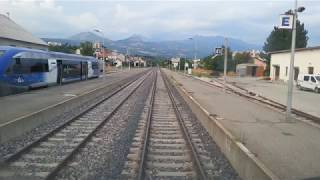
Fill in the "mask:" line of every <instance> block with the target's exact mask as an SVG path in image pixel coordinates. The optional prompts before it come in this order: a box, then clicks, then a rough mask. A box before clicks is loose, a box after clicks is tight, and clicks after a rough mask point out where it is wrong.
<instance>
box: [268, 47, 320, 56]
mask: <svg viewBox="0 0 320 180" xmlns="http://www.w3.org/2000/svg"><path fill="white" fill-rule="evenodd" d="M318 49H320V46H314V47H307V48H296V52H299V51H311V50H318ZM289 52H291V49H287V50H281V51H272V52H268V54H279V53H289Z"/></svg>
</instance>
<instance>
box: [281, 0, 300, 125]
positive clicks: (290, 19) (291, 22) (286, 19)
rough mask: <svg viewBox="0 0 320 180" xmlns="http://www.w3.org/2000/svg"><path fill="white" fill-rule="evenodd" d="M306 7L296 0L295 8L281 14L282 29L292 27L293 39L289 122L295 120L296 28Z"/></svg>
mask: <svg viewBox="0 0 320 180" xmlns="http://www.w3.org/2000/svg"><path fill="white" fill-rule="evenodd" d="M304 10H305V8H304V7H299V8H298V0H295V6H294V10H293V11H292V10H290V12H289V13H288V14H285V15H280V25H279V28H280V29H292V41H291V57H290V69H289V81H288V95H287V110H286V120H287V122H294V120H293V119H292V117H291V109H292V91H293V76H294V54H295V48H296V30H297V17H298V12H302V11H304Z"/></svg>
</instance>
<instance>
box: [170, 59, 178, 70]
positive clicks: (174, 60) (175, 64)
mask: <svg viewBox="0 0 320 180" xmlns="http://www.w3.org/2000/svg"><path fill="white" fill-rule="evenodd" d="M171 63H172V64H173V67H174V68H177V67H178V66H179V63H180V58H171Z"/></svg>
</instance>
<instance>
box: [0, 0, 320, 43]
mask: <svg viewBox="0 0 320 180" xmlns="http://www.w3.org/2000/svg"><path fill="white" fill-rule="evenodd" d="M298 5H299V6H304V7H305V8H306V10H305V11H304V12H302V13H300V14H299V20H300V21H302V22H303V23H305V28H306V29H307V30H308V32H309V33H308V36H309V43H308V45H309V46H318V45H320V0H308V1H307V0H299V2H298ZM293 7H294V0H268V1H267V0H211V1H209V0H207V1H203V0H198V1H195V0H194V1H191V0H187V1H186V0H184V1H181V0H180V1H178V0H177V1H169V0H149V1H141V0H132V1H122V0H118V1H115V0H113V1H111V0H24V1H21V0H0V13H1V14H6V13H7V12H9V13H10V18H12V19H13V20H14V21H15V22H17V23H18V24H20V25H22V26H23V27H24V28H26V29H27V30H29V31H31V32H32V33H33V34H34V35H36V36H38V37H52V38H67V37H69V36H72V35H74V34H76V33H79V32H88V31H93V29H99V30H101V31H102V32H103V33H104V36H105V37H107V38H109V39H112V40H118V39H124V38H127V37H129V36H131V35H133V34H138V35H142V36H144V37H146V38H147V39H149V40H153V41H165V40H179V39H186V38H189V37H192V36H195V35H203V36H215V35H219V36H226V37H232V38H237V39H241V40H244V41H246V42H248V43H253V44H257V45H263V43H264V42H265V40H266V38H267V37H268V35H269V34H270V32H271V31H272V29H273V27H274V26H277V25H278V23H279V15H280V14H282V13H284V12H285V11H287V10H289V9H292V8H293Z"/></svg>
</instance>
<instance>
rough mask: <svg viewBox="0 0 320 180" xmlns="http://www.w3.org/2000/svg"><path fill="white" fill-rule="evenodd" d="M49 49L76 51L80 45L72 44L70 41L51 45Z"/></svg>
mask: <svg viewBox="0 0 320 180" xmlns="http://www.w3.org/2000/svg"><path fill="white" fill-rule="evenodd" d="M48 49H49V51H55V52H63V53H75V51H76V49H78V46H72V45H69V44H68V43H65V44H62V45H61V46H53V45H49V48H48Z"/></svg>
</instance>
